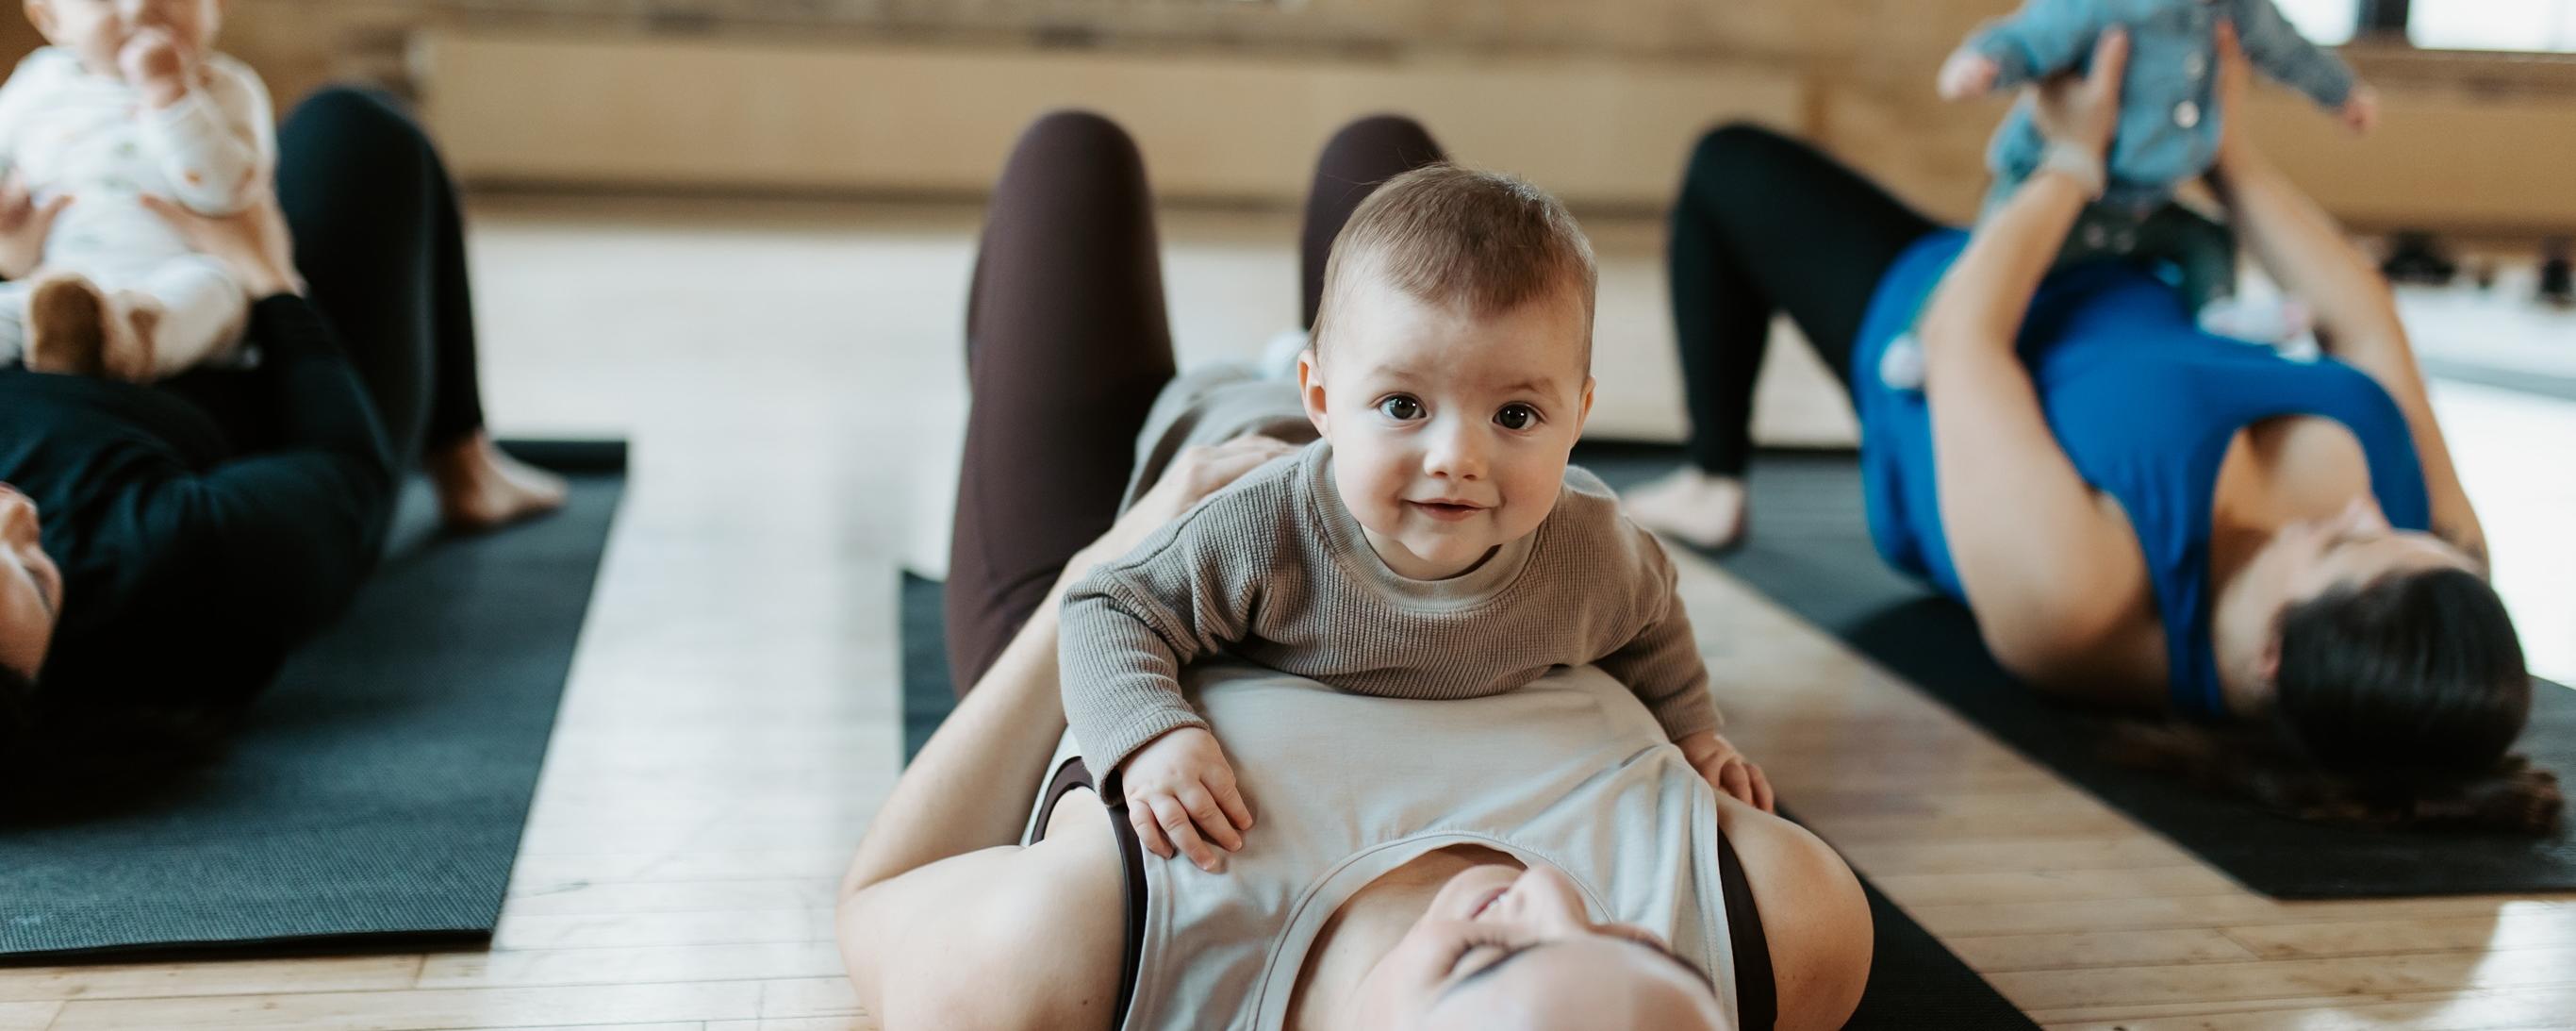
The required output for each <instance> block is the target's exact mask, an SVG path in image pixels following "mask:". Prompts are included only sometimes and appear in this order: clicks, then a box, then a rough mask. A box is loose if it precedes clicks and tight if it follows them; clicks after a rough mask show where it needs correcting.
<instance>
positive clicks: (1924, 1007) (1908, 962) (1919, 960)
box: [899, 573, 2039, 1031]
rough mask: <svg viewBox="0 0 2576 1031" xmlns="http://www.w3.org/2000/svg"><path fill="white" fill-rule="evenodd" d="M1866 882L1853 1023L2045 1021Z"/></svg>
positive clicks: (1997, 1025) (1990, 1029) (925, 719)
mask: <svg viewBox="0 0 2576 1031" xmlns="http://www.w3.org/2000/svg"><path fill="white" fill-rule="evenodd" d="M901 590H902V592H903V594H902V603H901V605H900V606H899V608H900V610H901V612H902V615H901V620H902V624H903V758H904V761H905V762H907V763H909V762H911V761H912V757H913V756H914V755H916V754H918V753H919V752H920V751H921V745H922V743H923V742H925V741H928V740H930V734H931V732H932V731H935V730H937V729H939V721H940V720H941V719H943V718H945V717H946V716H947V715H948V712H949V710H950V709H951V708H952V707H954V706H955V704H956V700H957V699H956V693H955V689H954V688H952V687H951V686H950V683H949V676H948V652H947V646H946V636H945V634H946V631H945V628H944V620H943V618H942V615H941V609H940V599H941V591H942V585H941V584H940V582H939V581H936V580H926V579H923V578H921V577H918V576H914V575H912V574H910V573H906V574H904V576H903V584H902V587H901ZM1861 888H1862V890H1864V891H1866V892H1868V894H1869V913H1870V920H1871V923H1872V924H1873V925H1875V927H1876V930H1877V939H1878V940H1877V943H1876V948H1877V951H1876V954H1875V958H1874V959H1873V961H1872V962H1871V964H1870V969H1869V987H1868V988H1867V989H1866V990H1865V991H1864V993H1863V994H1862V996H1861V1000H1860V1009H1859V1011H1858V1012H1855V1013H1854V1014H1852V1019H1851V1021H1850V1022H1849V1023H1847V1024H1845V1025H1844V1026H1845V1027H1846V1028H1854V1029H1864V1031H1867V1029H1878V1028H1887V1029H1900V1028H1901V1029H1918V1031H1950V1029H1957V1031H2012V1029H2014V1028H2032V1029H2036V1028H2037V1027H2038V1026H2039V1025H2037V1024H2034V1023H2031V1021H2030V1018H2028V1017H2025V1016H2023V1015H2022V1014H2021V1011H2020V1010H2016V1009H2014V1008H2013V1006H2012V1003H2010V1002H2007V1001H2005V1000H2004V997H2003V996H2002V995H2000V994H1997V993H1996V991H1995V990H1994V987H1993V986H1991V985H1988V984H1987V983H1986V982H1985V979H1984V978H1981V977H1978V976H1977V973H1976V971H1973V970H1970V969H1968V965H1967V964H1966V963H1964V962H1962V961H1960V959H1959V957H1958V956H1956V955H1953V954H1951V952H1950V950H1949V949H1946V948H1943V947H1942V946H1941V943H1940V941H1938V940H1937V939H1934V938H1933V937H1932V932H1930V931H1927V930H1924V929H1923V925H1921V924H1918V923H1915V922H1914V918H1912V917H1909V916H1906V915H1905V911H1904V910H1901V909H1898V908H1896V904H1895V903H1892V902H1889V901H1888V900H1887V896H1885V895H1881V894H1879V891H1878V887H1877V886H1876V885H1873V884H1871V883H1869V879H1868V878H1866V877H1864V878H1862V879H1861ZM1774 919H1778V918H1777V917H1775V918H1774ZM1791 919H1794V917H1792V918H1791Z"/></svg>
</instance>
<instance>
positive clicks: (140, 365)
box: [99, 290, 163, 383]
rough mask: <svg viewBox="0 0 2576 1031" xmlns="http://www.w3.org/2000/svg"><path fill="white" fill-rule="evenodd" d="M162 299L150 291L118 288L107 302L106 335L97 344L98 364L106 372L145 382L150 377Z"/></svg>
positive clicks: (158, 341) (156, 342)
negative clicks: (98, 346) (100, 343)
mask: <svg viewBox="0 0 2576 1031" xmlns="http://www.w3.org/2000/svg"><path fill="white" fill-rule="evenodd" d="M162 314H163V309H162V307H161V302H160V301H159V300H156V299H154V298H153V297H152V296H151V295H149V294H139V293H135V292H134V291H131V290H120V291H118V292H117V294H116V297H115V299H114V300H113V301H111V302H110V303H109V305H108V318H107V339H106V341H105V343H104V344H103V345H102V346H101V348H100V353H99V364H100V365H102V366H104V367H105V368H106V370H107V374H108V375H109V376H112V377H115V378H117V379H121V380H124V381H126V382H128V383H146V382H150V381H151V379H152V364H153V360H154V358H155V357H156V356H157V354H158V352H159V351H160V340H161V316H162Z"/></svg>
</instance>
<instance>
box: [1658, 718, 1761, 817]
mask: <svg viewBox="0 0 2576 1031" xmlns="http://www.w3.org/2000/svg"><path fill="white" fill-rule="evenodd" d="M1673 743H1674V744H1676V745H1680V746H1681V747H1682V755H1683V756H1684V757H1686V758H1688V759H1689V760H1690V764H1691V768H1692V769H1694V770H1698V771H1699V775H1700V777H1701V778H1702V779H1705V780H1707V781H1708V786H1710V787H1713V788H1716V789H1717V790H1718V792H1719V793H1720V794H1726V795H1733V796H1735V800H1736V801H1738V802H1742V803H1744V804H1745V805H1749V806H1752V807H1753V808H1755V809H1759V810H1762V811H1763V812H1766V813H1767V812H1770V811H1771V781H1770V780H1769V779H1768V778H1766V777H1764V776H1762V767H1759V766H1755V765H1753V760H1750V759H1747V758H1745V757H1744V753H1742V752H1738V751H1736V750H1735V745H1734V744H1732V743H1730V742H1728V741H1727V740H1726V739H1725V738H1724V737H1721V736H1719V735H1718V733H1717V732H1716V731H1714V730H1703V731H1700V732H1698V733H1696V734H1685V735H1683V736H1682V739H1681V740H1679V741H1675V742H1673Z"/></svg>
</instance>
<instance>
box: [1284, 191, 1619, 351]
mask: <svg viewBox="0 0 2576 1031" xmlns="http://www.w3.org/2000/svg"><path fill="white" fill-rule="evenodd" d="M1360 275H1374V276H1377V277H1378V278H1379V279H1381V280H1382V281H1384V282H1386V283H1388V284H1389V285H1391V286H1393V287H1395V288H1396V289H1397V290H1400V291H1402V292H1403V293H1404V294H1405V295H1406V296H1408V297H1411V298H1413V299H1414V300H1417V301H1421V302H1423V303H1425V304H1434V305H1441V306H1444V307H1451V308H1457V309H1460V310H1463V311H1465V312H1466V313H1467V314H1468V315H1470V316H1472V317H1477V318H1483V317H1487V316H1493V315H1500V314H1503V313H1505V312H1508V311H1512V310H1514V309H1516V308H1519V307H1520V306H1522V305H1524V304H1528V303H1530V302H1533V301H1539V300H1545V299H1548V298H1550V297H1554V296H1558V295H1560V293H1561V292H1564V291H1568V290H1574V289H1575V288H1577V287H1579V288H1580V289H1579V291H1576V293H1575V299H1576V300H1579V301H1581V302H1582V303H1583V367H1584V369H1585V370H1587V371H1589V370H1590V369H1591V367H1592V304H1593V295H1594V293H1595V292H1596V291H1597V290H1598V288H1599V284H1600V272H1599V270H1598V269H1597V268H1595V266H1594V264H1593V261H1592V244H1591V242H1590V241H1588V240H1586V239H1584V237H1583V230H1582V228H1581V227H1579V226H1577V225H1575V224H1574V216H1573V215H1572V214H1570V213H1568V212H1567V211H1566V210H1565V205H1563V204H1560V203H1558V202H1557V199H1556V198H1555V197H1551V196H1549V195H1548V193H1547V191H1545V190H1542V189H1539V188H1538V187H1536V186H1532V185H1530V184H1529V183H1527V182H1525V181H1523V180H1520V179H1518V178H1515V177H1512V176H1508V175H1504V174H1502V173H1500V172H1480V171H1475V170H1472V169H1465V168H1460V167H1458V166H1456V165H1451V164H1434V165H1425V166H1423V167H1421V168H1416V169H1414V170H1412V171H1410V172H1406V173H1404V174H1403V175H1399V176H1396V177H1395V178H1393V179H1389V180H1387V181H1386V182H1385V183H1383V184H1380V185H1379V186H1378V188H1377V189H1376V190H1375V191H1374V192H1372V193H1370V194H1369V196H1368V199H1367V200H1365V201H1362V202H1360V206H1359V209H1358V210H1356V211H1353V212H1351V218H1350V221H1349V222H1347V223H1345V224H1344V225H1343V226H1342V231H1341V235H1339V236H1336V237H1334V238H1333V251H1332V254H1331V255H1329V256H1328V257H1326V258H1325V259H1324V297H1323V303H1322V305H1321V306H1319V307H1318V308H1317V309H1316V312H1315V335H1314V347H1315V350H1316V354H1317V355H1318V357H1320V356H1321V355H1322V353H1323V347H1324V343H1325V341H1326V339H1328V338H1329V337H1330V336H1331V335H1332V330H1331V325H1332V322H1333V315H1334V309H1335V308H1336V307H1337V306H1338V305H1337V304H1336V302H1337V301H1340V300H1341V299H1342V298H1343V297H1344V296H1345V294H1346V291H1348V290H1349V288H1350V283H1351V281H1352V278H1353V277H1356V276H1360Z"/></svg>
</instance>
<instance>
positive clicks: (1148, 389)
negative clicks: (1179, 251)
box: [947, 112, 1173, 692]
mask: <svg viewBox="0 0 2576 1031" xmlns="http://www.w3.org/2000/svg"><path fill="white" fill-rule="evenodd" d="M974 277H975V278H974V282H973V285H972V287H971V289H970V292H969V298H970V299H969V301H968V305H967V313H966V352H967V363H966V364H967V384H968V386H967V389H968V392H969V394H970V396H971V398H972V407H971V408H970V409H969V410H968V412H967V417H966V451H965V458H964V461H963V464H962V468H961V469H960V471H959V476H958V485H957V512H956V521H955V524H954V527H953V533H952V535H951V537H950V541H949V563H948V594H947V615H948V656H949V669H950V670H951V675H952V676H953V677H954V678H955V680H956V687H957V689H958V690H959V691H960V692H963V691H965V690H966V689H968V688H969V687H971V686H973V684H974V683H975V681H976V680H977V679H979V678H981V677H982V676H983V675H984V671H985V670H986V669H987V668H989V667H990V666H991V665H992V663H993V659H994V658H995V657H996V656H999V655H1000V654H1001V651H1002V648H1003V646H1005V645H1007V644H1009V643H1010V640H1011V638H1012V636H1014V635H1016V634H1017V633H1019V630H1020V626H1021V624H1022V623H1025V622H1027V620H1028V617H1029V614H1030V613H1031V612H1034V611H1036V609H1037V606H1038V603H1039V602H1040V601H1042V600H1044V598H1045V596H1046V592H1047V589H1048V588H1049V587H1051V586H1052V585H1053V584H1054V582H1055V579H1056V577H1057V576H1058V574H1060V573H1061V572H1062V570H1063V569H1064V564H1065V562H1066V560H1068V559H1070V558H1071V557H1072V556H1073V553H1074V552H1076V551H1079V550H1081V549H1082V548H1083V547H1084V546H1085V545H1088V544H1090V543H1091V542H1092V541H1093V540H1095V539H1097V538H1098V537H1099V536H1100V534H1101V533H1102V532H1104V531H1106V530H1107V529H1108V528H1109V524H1110V522H1111V521H1112V520H1113V519H1114V518H1115V517H1116V515H1117V512H1118V503H1119V497H1120V494H1121V493H1122V492H1123V491H1124V489H1125V487H1126V483H1127V476H1128V467H1129V466H1130V465H1132V464H1133V463H1134V461H1135V454H1136V434H1137V433H1138V432H1139V431H1140V430H1142V429H1143V428H1144V422H1145V415H1146V412H1147V411H1148V410H1149V409H1150V408H1151V407H1152V406H1153V402H1154V397H1155V395H1156V394H1157V393H1159V392H1160V391H1161V390H1162V388H1163V385H1164V384H1165V383H1167V382H1169V381H1170V380H1171V378H1172V369H1173V363H1172V337H1171V328H1170V325H1169V323H1168V321H1167V319H1166V315H1165V312H1164V306H1163V276H1162V263H1161V257H1160V254H1159V253H1158V250H1157V242H1156V234H1155V230H1154V199H1153V192H1152V190H1151V189H1150V188H1149V187H1148V186H1147V185H1146V182H1145V165H1144V159H1143V157H1142V156H1140V155H1139V154H1138V153H1137V151H1136V144H1135V142H1134V141H1132V140H1130V139H1129V138H1128V136H1127V134H1126V132H1125V131H1124V130H1122V129H1120V128H1119V127H1118V126H1117V125H1116V124H1114V123H1112V122H1110V121H1109V120H1108V119H1105V118H1102V117H1100V116H1098V115H1094V114H1088V113H1077V112H1064V113H1057V114H1051V115H1048V116H1046V117H1044V118H1041V119H1039V120H1038V121H1037V122H1036V123H1035V124H1033V125H1031V126H1029V128H1028V130H1027V131H1026V132H1024V133H1022V134H1021V136H1020V140H1019V143H1018V144H1017V145H1016V146H1014V147H1013V148H1012V151H1011V157H1010V159H1009V161H1008V162H1007V163H1006V164H1005V165H1004V166H1003V168H1002V177H1001V180H1000V181H999V182H998V183H996V184H995V186H994V188H993V199H992V202H991V205H990V207H989V209H988V211H987V214H986V216H985V222H984V232H983V238H982V240H981V241H980V242H979V243H978V245H977V248H976V259H975V272H974Z"/></svg>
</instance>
